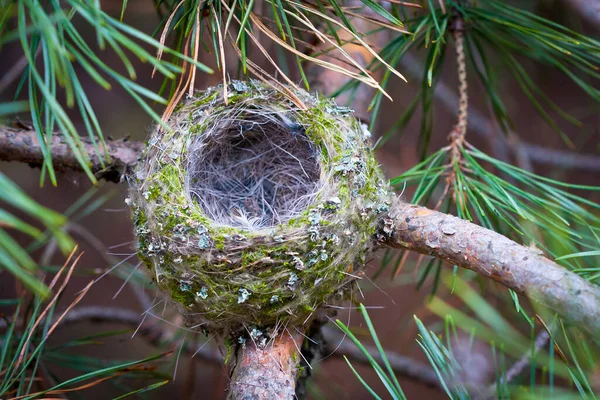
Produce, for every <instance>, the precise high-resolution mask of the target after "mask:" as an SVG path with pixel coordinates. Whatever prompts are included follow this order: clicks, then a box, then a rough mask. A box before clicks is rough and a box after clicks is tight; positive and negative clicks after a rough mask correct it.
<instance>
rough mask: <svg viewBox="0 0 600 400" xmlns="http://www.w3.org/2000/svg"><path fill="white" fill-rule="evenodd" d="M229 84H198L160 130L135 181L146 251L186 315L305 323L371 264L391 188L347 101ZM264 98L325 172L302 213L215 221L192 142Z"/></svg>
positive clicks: (217, 321)
mask: <svg viewBox="0 0 600 400" xmlns="http://www.w3.org/2000/svg"><path fill="white" fill-rule="evenodd" d="M228 92H229V97H228V104H225V102H224V100H223V88H222V86H219V87H215V88H210V89H207V90H206V91H203V92H198V93H196V94H195V95H194V96H193V97H191V98H188V99H187V100H185V101H183V102H182V104H180V105H179V106H178V108H177V111H176V112H175V113H174V114H173V115H172V117H171V119H170V120H169V121H168V122H167V124H168V125H169V126H170V127H171V128H172V131H169V132H167V131H164V130H158V131H157V132H155V133H154V135H153V136H152V138H151V139H150V140H149V142H148V143H149V145H148V147H147V149H146V150H145V152H144V154H143V156H142V159H141V161H140V163H139V164H138V167H137V170H136V172H135V175H134V176H133V177H131V179H130V181H131V183H132V185H131V194H130V206H131V208H132V210H133V213H134V223H135V226H136V235H137V238H138V249H139V255H140V258H141V259H142V260H143V261H144V262H145V263H146V264H147V265H148V266H149V267H150V268H151V269H152V271H153V273H152V276H153V277H154V279H155V280H156V283H157V284H158V286H159V287H160V288H161V289H162V290H164V291H165V292H167V293H169V295H170V297H171V298H172V299H173V300H174V301H175V302H177V303H178V304H179V305H180V308H181V311H182V312H183V313H184V315H185V316H186V319H187V320H188V322H189V323H190V324H193V325H198V324H204V327H206V328H208V329H209V330H213V331H228V332H232V331H233V332H236V331H238V330H240V329H242V328H243V327H245V326H258V327H269V326H275V325H276V324H278V323H283V326H285V325H286V323H288V322H291V323H293V324H301V323H304V322H306V321H307V319H309V317H310V316H311V315H314V313H315V311H317V310H318V308H319V306H321V305H323V304H326V303H328V302H333V301H335V300H336V299H339V298H340V297H343V296H340V293H347V292H348V291H347V290H346V289H348V288H349V287H350V284H351V283H352V281H353V280H354V279H355V277H356V274H357V273H359V272H360V270H361V269H362V268H363V267H364V260H365V254H366V253H367V252H369V251H370V250H371V249H370V238H371V236H372V234H373V233H374V231H375V219H376V216H377V213H378V212H380V211H381V210H383V209H385V207H386V206H387V205H388V202H389V200H390V195H389V193H388V186H387V183H386V182H385V180H384V179H383V177H382V173H381V171H380V170H379V167H378V164H377V161H376V160H375V158H374V157H373V154H372V152H371V150H370V148H369V143H368V136H369V134H368V132H367V131H366V129H365V128H364V126H362V125H361V124H360V123H359V122H358V121H357V120H356V119H355V118H354V117H353V116H352V115H351V113H350V112H349V111H348V110H347V109H346V108H343V107H338V106H337V105H336V104H335V103H334V102H332V101H330V100H328V99H319V98H315V97H313V96H311V95H309V94H308V93H306V92H303V91H300V92H297V93H296V95H297V96H298V98H299V99H300V100H301V101H302V102H303V103H304V104H305V105H306V109H305V110H302V109H299V108H298V107H297V105H295V104H293V103H292V102H291V101H290V100H289V99H288V98H286V97H285V96H284V95H283V94H281V93H279V92H277V91H275V90H274V89H272V88H271V87H267V86H265V85H263V84H261V83H257V82H255V81H249V82H238V81H234V82H232V83H231V84H230V87H229V91H228ZM257 108H259V109H261V110H267V111H268V110H271V112H272V113H274V114H277V115H282V116H285V118H286V119H285V120H286V121H288V120H289V121H293V122H294V123H296V124H299V125H300V126H301V127H302V135H306V137H307V138H308V140H309V141H310V142H311V143H312V144H313V146H314V149H315V157H317V158H318V159H317V162H318V168H319V170H320V178H319V179H320V180H319V185H318V190H317V191H316V192H315V194H314V195H313V197H311V201H310V203H309V204H308V205H307V207H306V209H304V210H303V211H302V212H301V213H299V214H298V215H296V216H292V217H291V218H289V219H288V220H285V221H283V222H281V223H278V224H275V225H272V226H268V227H264V226H261V227H259V228H258V229H248V228H245V227H240V226H229V225H227V224H223V223H221V222H216V221H214V220H212V219H211V218H210V217H209V216H208V215H207V213H206V212H205V210H204V209H203V207H202V206H201V205H200V204H199V203H198V202H197V201H196V200H195V198H194V196H192V194H191V193H190V191H189V183H188V184H187V185H186V176H187V175H188V171H189V169H190V163H191V162H192V161H191V160H192V159H193V157H192V154H191V152H193V151H197V150H192V149H193V148H194V149H195V148H197V147H198V146H196V147H194V144H195V143H198V141H199V140H209V139H208V136H206V137H205V136H203V135H206V132H207V131H208V130H209V129H213V128H214V126H215V124H217V122H218V121H224V120H227V118H230V119H231V120H233V121H236V122H235V123H237V124H239V120H240V119H243V118H244V117H243V116H244V115H245V114H244V110H246V109H257ZM232 115H234V116H235V118H232V117H231V116H232ZM282 118H283V117H282ZM230 129H237V126H233V125H232V127H231V128H230ZM240 132H241V128H240ZM211 134H212V135H214V132H213V133H211ZM194 183H195V182H194Z"/></svg>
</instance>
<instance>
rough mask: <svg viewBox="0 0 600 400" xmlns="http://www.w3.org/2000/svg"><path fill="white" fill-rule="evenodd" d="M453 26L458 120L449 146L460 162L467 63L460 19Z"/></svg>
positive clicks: (465, 115)
mask: <svg viewBox="0 0 600 400" xmlns="http://www.w3.org/2000/svg"><path fill="white" fill-rule="evenodd" d="M455 25H456V26H455V27H454V30H453V32H452V34H453V35H454V42H455V50H456V65H457V72H458V93H459V97H458V118H457V119H458V121H457V123H456V126H455V127H454V129H453V130H452V132H451V133H450V136H449V141H450V148H451V151H452V161H454V162H460V160H461V158H462V157H461V149H462V147H463V145H464V142H465V136H466V135H467V118H468V115H469V114H468V111H469V96H468V87H469V86H468V83H467V65H466V62H465V36H464V33H463V27H462V20H461V19H460V18H458V19H457V20H456V21H455Z"/></svg>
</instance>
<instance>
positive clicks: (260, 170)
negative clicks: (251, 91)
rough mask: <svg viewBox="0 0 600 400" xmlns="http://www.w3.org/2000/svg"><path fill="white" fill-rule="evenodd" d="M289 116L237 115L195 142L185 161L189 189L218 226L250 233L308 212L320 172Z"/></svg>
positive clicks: (269, 112)
mask: <svg viewBox="0 0 600 400" xmlns="http://www.w3.org/2000/svg"><path fill="white" fill-rule="evenodd" d="M290 115H291V113H282V112H276V111H273V110H270V109H263V108H259V109H236V110H232V113H231V114H230V115H228V117H227V118H222V119H219V121H216V122H215V123H214V124H213V125H212V126H210V127H208V128H207V129H206V130H205V131H204V132H203V133H202V134H201V135H199V136H197V138H196V139H195V140H196V141H195V143H193V144H192V147H191V150H190V152H189V159H188V161H187V174H186V175H187V189H188V192H189V194H190V196H191V197H192V198H193V199H194V200H195V201H197V202H198V204H199V205H200V207H202V209H203V211H204V212H205V214H206V215H207V216H208V217H209V218H210V219H212V220H213V221H214V222H215V223H217V224H222V225H228V226H235V227H242V228H246V229H251V230H258V229H263V228H268V227H270V226H273V225H277V224H281V223H284V222H286V221H288V220H289V219H291V218H293V217H295V216H297V215H298V214H300V213H301V212H302V211H304V210H306V208H307V205H308V204H309V203H310V202H311V200H312V199H313V198H314V196H315V194H316V193H317V191H318V190H319V185H320V183H319V181H320V178H321V176H320V175H321V166H320V164H319V160H318V157H317V154H315V148H314V145H313V143H312V142H311V140H310V139H309V138H308V136H307V135H306V133H305V131H304V128H303V127H302V125H300V124H298V123H296V122H295V121H294V120H293V119H292V118H290Z"/></svg>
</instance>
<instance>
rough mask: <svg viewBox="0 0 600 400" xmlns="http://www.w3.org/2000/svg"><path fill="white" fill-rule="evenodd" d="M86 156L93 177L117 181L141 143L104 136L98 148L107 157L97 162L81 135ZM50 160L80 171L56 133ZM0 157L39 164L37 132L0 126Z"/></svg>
mask: <svg viewBox="0 0 600 400" xmlns="http://www.w3.org/2000/svg"><path fill="white" fill-rule="evenodd" d="M81 141H82V142H83V146H84V148H85V150H86V152H87V154H88V155H89V157H90V160H91V163H90V168H91V170H92V172H93V173H94V175H95V176H96V178H98V179H104V180H107V181H111V182H117V183H118V182H120V181H121V180H122V179H123V176H124V175H125V173H126V172H127V171H128V170H129V169H130V168H131V167H132V166H133V165H134V164H135V163H136V161H137V159H138V156H139V155H140V153H141V151H142V148H143V143H140V142H132V141H128V140H107V141H106V147H104V146H102V144H99V148H100V150H101V151H102V152H103V153H104V151H107V152H108V155H109V156H110V161H109V162H107V161H106V160H103V161H104V165H102V163H101V162H100V159H99V157H98V156H97V154H96V150H95V149H94V146H93V144H92V142H91V141H90V140H89V139H88V138H84V137H82V138H81ZM51 152H52V163H53V165H54V168H56V169H57V170H71V171H82V168H81V165H80V164H79V161H77V159H76V158H75V156H74V155H73V152H72V151H71V149H70V147H69V145H68V144H67V143H66V142H65V140H64V137H63V136H62V135H60V134H58V133H55V134H54V135H52V143H51ZM0 161H18V162H22V163H27V164H29V165H30V166H32V167H37V168H39V167H41V166H42V165H43V163H44V156H43V154H42V150H41V148H40V144H39V141H38V137H37V134H36V133H35V131H34V130H30V129H17V128H11V127H7V126H0Z"/></svg>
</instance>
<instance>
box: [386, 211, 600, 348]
mask: <svg viewBox="0 0 600 400" xmlns="http://www.w3.org/2000/svg"><path fill="white" fill-rule="evenodd" d="M376 240H377V242H378V243H379V245H380V246H384V247H393V248H403V249H407V250H413V251H416V252H418V253H421V254H426V255H431V256H433V257H436V258H440V259H442V260H446V261H448V262H450V263H452V264H455V265H458V266H460V267H463V268H466V269H470V270H472V271H475V272H477V273H478V274H480V275H483V276H486V277H488V278H491V279H493V280H495V281H496V282H498V283H500V284H502V285H504V286H506V287H507V288H509V289H512V290H514V291H515V292H517V293H519V294H522V295H524V296H527V297H529V298H531V299H532V300H535V301H537V302H539V303H540V304H542V305H543V306H545V307H546V308H547V309H548V310H550V311H551V312H556V313H557V314H558V315H560V316H561V317H562V318H563V319H564V320H566V321H568V322H570V323H572V324H574V325H576V326H578V327H579V328H580V329H582V330H583V331H587V332H588V333H589V334H590V335H591V337H592V338H594V339H595V340H598V338H599V337H600V287H599V286H597V285H594V284H592V283H590V282H588V281H586V280H585V279H583V278H582V277H580V276H579V275H577V274H575V273H573V272H570V271H569V270H567V269H566V268H564V267H561V266H560V265H558V264H556V263H555V262H554V261H551V260H549V259H547V258H545V257H544V256H543V255H542V253H541V252H540V251H539V250H537V249H533V248H529V247H525V246H522V245H520V244H518V243H516V242H513V241H512V240H510V239H508V238H507V237H505V236H503V235H501V234H499V233H496V232H494V231H491V230H489V229H486V228H483V227H481V226H479V225H475V224H473V223H471V222H469V221H465V220H463V219H460V218H457V217H454V216H452V215H447V214H443V213H440V212H437V211H433V210H430V209H428V208H424V207H419V206H416V205H412V204H408V203H404V202H401V201H398V202H397V203H396V204H395V206H394V207H392V209H391V210H390V212H389V213H388V215H386V216H384V217H383V218H381V219H380V221H379V227H378V232H377V234H376Z"/></svg>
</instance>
